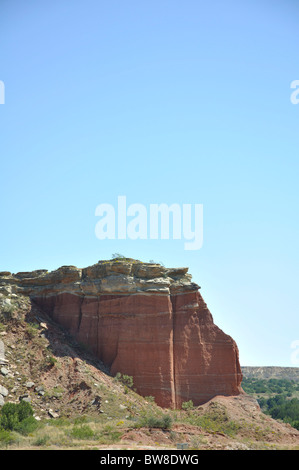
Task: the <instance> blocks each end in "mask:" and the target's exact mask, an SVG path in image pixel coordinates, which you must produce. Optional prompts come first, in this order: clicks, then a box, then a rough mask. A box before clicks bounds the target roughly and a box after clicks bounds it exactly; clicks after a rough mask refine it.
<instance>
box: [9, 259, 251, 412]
mask: <svg viewBox="0 0 299 470" xmlns="http://www.w3.org/2000/svg"><path fill="white" fill-rule="evenodd" d="M4 278H5V279H6V280H7V282H10V283H11V284H12V285H14V286H15V289H17V290H18V292H22V293H23V294H25V295H30V297H31V299H32V300H33V301H34V302H36V303H37V304H38V305H39V307H41V308H42V309H44V310H45V311H46V312H47V313H48V314H49V315H50V316H51V317H52V318H53V319H54V320H55V321H57V322H58V323H60V324H61V325H62V326H64V327H65V328H67V329H68V330H69V332H70V333H71V334H72V335H73V336H74V337H76V339H77V340H79V341H80V342H82V343H84V344H86V345H88V346H89V347H90V349H91V350H92V351H93V353H94V354H95V355H96V356H97V357H98V358H100V359H101V360H102V361H103V362H104V363H105V364H106V365H107V366H109V367H110V371H111V374H113V375H114V374H116V373H117V372H121V373H123V374H127V375H131V376H133V380H134V387H135V388H136V390H137V392H138V393H140V394H141V395H143V396H150V395H151V396H154V397H155V400H156V402H157V403H158V404H159V405H160V406H163V407H171V408H179V407H180V406H181V405H182V403H183V402H184V401H188V400H192V401H193V403H194V405H200V404H202V403H204V402H206V401H208V400H209V399H210V398H212V397H214V396H215V395H238V394H239V393H240V391H241V388H240V383H241V379H242V374H241V369H240V365H239V358H238V348H237V345H236V343H235V342H234V340H233V339H232V338H231V337H230V336H228V335H227V334H225V333H223V331H221V330H220V329H219V328H218V327H217V326H216V325H215V324H214V322H213V318H212V315H211V313H210V312H209V310H208V308H207V306H206V304H205V302H204V300H203V298H202V296H201V294H200V293H199V286H198V285H197V284H195V283H193V282H192V281H191V276H190V275H189V274H188V269H187V268H177V269H167V268H164V267H162V266H160V265H157V264H150V263H141V262H137V261H135V260H131V259H125V260H118V261H117V260H112V261H100V262H99V263H97V264H95V265H93V266H90V267H88V268H84V269H78V268H76V267H73V266H63V267H61V268H59V269H58V270H56V271H52V272H50V273H48V272H47V271H45V270H39V271H34V272H32V273H17V274H15V275H9V273H6V276H4V277H2V280H3V279H4Z"/></svg>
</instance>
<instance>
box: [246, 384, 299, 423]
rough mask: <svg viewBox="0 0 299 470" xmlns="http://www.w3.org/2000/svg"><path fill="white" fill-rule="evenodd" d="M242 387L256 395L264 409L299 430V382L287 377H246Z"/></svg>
mask: <svg viewBox="0 0 299 470" xmlns="http://www.w3.org/2000/svg"><path fill="white" fill-rule="evenodd" d="M242 387H243V389H244V391H245V392H246V393H248V394H249V395H254V396H256V398H257V400H258V402H259V405H260V407H261V409H262V411H263V412H264V413H265V414H268V415H270V416H271V417H272V418H274V419H278V420H281V421H283V422H285V423H289V424H291V426H293V427H294V428H296V429H298V430H299V398H298V397H299V384H298V383H296V382H295V381H293V380H287V379H269V380H267V379H255V378H244V379H243V382H242Z"/></svg>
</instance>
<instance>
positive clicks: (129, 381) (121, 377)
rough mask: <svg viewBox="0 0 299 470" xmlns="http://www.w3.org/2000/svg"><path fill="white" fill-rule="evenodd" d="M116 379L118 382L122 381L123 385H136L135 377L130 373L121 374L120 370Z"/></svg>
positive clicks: (130, 386)
mask: <svg viewBox="0 0 299 470" xmlns="http://www.w3.org/2000/svg"><path fill="white" fill-rule="evenodd" d="M115 380H116V381H118V382H121V383H122V384H123V385H125V386H126V387H129V388H132V387H133V385H134V384H133V377H131V376H130V375H126V374H121V373H120V372H117V374H116V376H115Z"/></svg>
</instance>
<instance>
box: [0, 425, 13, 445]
mask: <svg viewBox="0 0 299 470" xmlns="http://www.w3.org/2000/svg"><path fill="white" fill-rule="evenodd" d="M13 441H14V439H13V437H12V434H11V432H10V431H6V430H5V429H0V447H2V446H7V445H9V444H11V443H12V442H13Z"/></svg>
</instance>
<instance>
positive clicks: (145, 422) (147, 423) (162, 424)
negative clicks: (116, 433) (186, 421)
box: [135, 415, 172, 429]
mask: <svg viewBox="0 0 299 470" xmlns="http://www.w3.org/2000/svg"><path fill="white" fill-rule="evenodd" d="M171 425H172V418H171V416H170V415H163V416H154V415H147V416H143V417H142V418H141V419H140V420H139V421H138V422H137V423H136V426H135V427H145V428H158V429H170V428H171Z"/></svg>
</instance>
